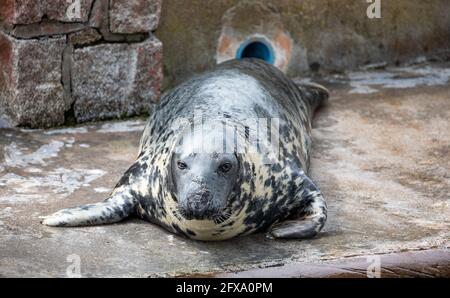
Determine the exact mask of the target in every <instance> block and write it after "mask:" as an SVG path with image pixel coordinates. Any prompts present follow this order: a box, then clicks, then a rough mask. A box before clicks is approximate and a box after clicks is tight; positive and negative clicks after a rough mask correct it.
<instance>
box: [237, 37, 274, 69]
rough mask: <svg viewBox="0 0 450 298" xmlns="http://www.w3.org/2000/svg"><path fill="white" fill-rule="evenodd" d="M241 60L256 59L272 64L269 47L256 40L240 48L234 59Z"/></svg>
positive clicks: (271, 53) (272, 59) (272, 58)
mask: <svg viewBox="0 0 450 298" xmlns="http://www.w3.org/2000/svg"><path fill="white" fill-rule="evenodd" d="M242 58H257V59H261V60H264V61H266V62H267V63H270V64H273V61H274V54H273V50H272V47H271V46H270V45H268V44H267V43H265V42H264V41H260V40H258V41H252V42H249V43H244V44H243V45H241V46H240V48H239V50H238V52H237V54H236V59H242Z"/></svg>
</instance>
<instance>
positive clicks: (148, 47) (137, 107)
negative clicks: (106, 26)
mask: <svg viewBox="0 0 450 298" xmlns="http://www.w3.org/2000/svg"><path fill="white" fill-rule="evenodd" d="M161 56H162V44H161V42H160V41H159V40H158V39H156V37H154V36H150V37H149V38H148V39H146V40H145V41H143V42H141V43H135V44H101V45H96V46H91V47H84V48H80V49H75V50H74V55H73V66H72V97H73V100H74V112H75V117H76V119H77V121H78V122H84V121H90V120H101V119H109V118H120V117H122V116H133V115H138V114H142V113H145V112H148V109H149V107H150V105H151V103H152V102H155V101H157V100H158V99H159V89H160V83H161Z"/></svg>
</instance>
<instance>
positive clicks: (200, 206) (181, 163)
mask: <svg viewBox="0 0 450 298" xmlns="http://www.w3.org/2000/svg"><path fill="white" fill-rule="evenodd" d="M215 131H216V130H209V134H208V135H201V134H190V133H189V134H186V135H185V136H184V137H183V138H182V139H181V140H180V142H179V143H178V144H177V148H176V150H175V152H174V153H173V155H172V159H171V178H172V179H171V180H172V185H173V188H174V189H173V194H174V195H175V197H176V200H177V203H178V211H179V212H180V214H181V215H183V217H185V219H188V220H189V219H198V220H202V219H210V220H213V219H214V218H217V217H218V216H220V215H221V214H222V212H223V211H224V209H225V208H226V206H227V203H228V200H229V199H230V197H231V196H232V193H233V189H234V186H235V185H236V181H237V180H238V178H239V170H240V164H239V160H238V158H237V155H236V154H235V153H234V152H223V151H224V150H214V148H213V147H211V146H207V145H205V142H203V140H204V139H208V140H212V139H214V137H215V136H212V135H210V134H211V133H214V132H215ZM220 140H222V138H221V139H220ZM206 147H208V148H206ZM208 149H209V150H208ZM216 149H217V148H216Z"/></svg>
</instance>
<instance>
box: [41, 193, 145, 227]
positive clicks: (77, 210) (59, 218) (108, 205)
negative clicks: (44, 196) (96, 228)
mask: <svg viewBox="0 0 450 298" xmlns="http://www.w3.org/2000/svg"><path fill="white" fill-rule="evenodd" d="M132 194H133V193H132V192H130V191H129V190H128V189H126V188H125V189H124V188H118V189H115V191H114V192H113V194H112V195H111V197H109V198H108V199H106V200H105V201H103V202H100V203H95V204H88V205H83V206H80V207H74V208H67V209H62V210H60V211H58V212H55V213H53V214H51V215H49V216H45V217H43V221H42V224H44V225H47V226H54V227H55V226H61V227H74V226H88V225H100V224H109V223H115V222H118V221H121V220H122V219H125V218H126V217H128V216H130V215H131V214H132V213H133V212H134V211H135V210H136V207H137V200H136V198H134V196H133V195H132Z"/></svg>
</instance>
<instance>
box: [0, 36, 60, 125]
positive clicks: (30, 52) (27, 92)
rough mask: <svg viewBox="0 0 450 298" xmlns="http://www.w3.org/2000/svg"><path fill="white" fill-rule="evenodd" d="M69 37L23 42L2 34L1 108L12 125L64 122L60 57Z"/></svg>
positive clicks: (56, 123)
mask: <svg viewBox="0 0 450 298" xmlns="http://www.w3.org/2000/svg"><path fill="white" fill-rule="evenodd" d="M65 42H66V38H65V37H60V38H46V39H39V40H20V39H15V38H13V37H10V36H8V35H6V34H3V33H0V48H1V49H2V51H0V106H1V107H3V109H4V111H3V112H4V113H5V114H7V115H8V118H9V119H10V121H9V123H11V125H19V126H30V127H49V126H55V125H59V124H62V123H63V122H64V94H63V86H62V83H61V63H62V60H61V57H62V53H63V50H64V47H65Z"/></svg>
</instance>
